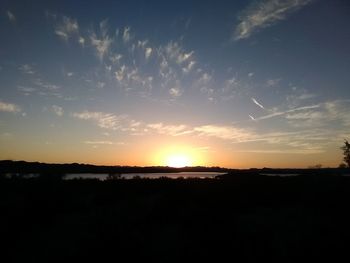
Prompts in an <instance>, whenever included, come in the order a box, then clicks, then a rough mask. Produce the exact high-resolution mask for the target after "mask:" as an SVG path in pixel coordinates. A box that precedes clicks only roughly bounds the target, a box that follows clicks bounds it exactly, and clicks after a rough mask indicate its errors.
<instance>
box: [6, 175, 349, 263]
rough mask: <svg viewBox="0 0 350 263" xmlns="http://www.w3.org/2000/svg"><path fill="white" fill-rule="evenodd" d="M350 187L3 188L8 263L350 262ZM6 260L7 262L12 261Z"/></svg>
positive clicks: (145, 184) (47, 184) (235, 183)
mask: <svg viewBox="0 0 350 263" xmlns="http://www.w3.org/2000/svg"><path fill="white" fill-rule="evenodd" d="M349 189H350V177H348V176H337V175H328V176H327V175H317V174H315V175H312V174H309V175H303V176H291V177H278V176H263V175H259V174H258V173H256V171H254V170H251V171H249V170H246V171H243V172H241V173H238V172H237V171H236V172H235V171H233V172H231V173H230V174H227V175H226V176H221V177H219V178H216V179H176V180H171V179H167V178H161V179H153V180H150V179H141V178H139V179H137V180H106V181H99V180H96V179H75V180H42V178H29V179H21V178H12V179H10V178H6V177H3V178H0V211H1V216H0V225H1V227H0V242H1V243H2V252H1V257H2V259H4V262H67V261H77V262H84V261H89V262H90V261H95V262H106V261H108V262H110V261H112V262H113V261H133V260H142V262H183V261H194V262H200V261H202V260H206V261H207V260H210V261H212V262H262V261H264V262H265V261H267V262H301V261H310V262H317V261H319V260H323V261H328V262H340V260H341V262H348V261H349V253H348V251H349V245H350V212H349V204H350V191H349ZM5 259H6V260H5Z"/></svg>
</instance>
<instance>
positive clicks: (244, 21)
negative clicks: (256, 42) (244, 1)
mask: <svg viewBox="0 0 350 263" xmlns="http://www.w3.org/2000/svg"><path fill="white" fill-rule="evenodd" d="M312 1H313V0H283V1H282V0H264V1H262V2H254V3H253V4H252V5H250V6H249V7H248V8H247V9H245V10H244V11H243V13H242V14H241V15H240V16H239V17H238V20H239V23H238V25H237V26H236V28H235V30H234V34H233V39H234V40H240V39H245V38H248V37H250V36H251V35H252V34H253V33H255V32H257V31H259V30H260V29H262V28H266V27H269V26H271V25H273V24H275V23H276V22H277V21H280V20H284V19H286V18H287V16H288V15H289V14H290V13H292V12H295V11H297V10H298V9H300V8H301V7H303V6H305V5H307V4H309V3H310V2H312Z"/></svg>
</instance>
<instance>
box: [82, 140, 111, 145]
mask: <svg viewBox="0 0 350 263" xmlns="http://www.w3.org/2000/svg"><path fill="white" fill-rule="evenodd" d="M84 143H85V144H93V145H96V144H99V145H113V144H114V143H113V142H111V141H84Z"/></svg>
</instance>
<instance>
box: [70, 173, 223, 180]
mask: <svg viewBox="0 0 350 263" xmlns="http://www.w3.org/2000/svg"><path fill="white" fill-rule="evenodd" d="M220 174H224V173H218V172H181V173H129V174H120V176H119V178H124V179H132V178H135V177H140V178H150V179H156V178H161V177H168V178H173V179H176V178H181V177H183V178H214V177H215V176H216V175H220ZM108 176H109V174H89V173H85V174H67V175H66V176H65V177H64V179H66V180H71V179H79V178H81V179H99V180H106V179H107V177H108Z"/></svg>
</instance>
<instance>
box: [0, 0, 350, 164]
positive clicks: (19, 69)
mask: <svg viewBox="0 0 350 263" xmlns="http://www.w3.org/2000/svg"><path fill="white" fill-rule="evenodd" d="M1 2H2V4H1V7H0V12H1V13H0V34H1V40H0V148H1V151H0V159H15V160H29V161H44V162H84V163H95V164H121V165H164V156H166V155H169V154H172V153H184V154H187V155H191V158H193V165H208V166H211V165H215V166H216V165H218V166H226V167H236V168H244V167H264V166H265V167H307V166H309V165H315V164H319V163H321V164H323V165H324V166H337V165H338V164H339V163H340V162H341V160H342V156H341V150H340V149H339V147H340V146H341V145H342V143H343V139H344V138H348V139H349V138H350V114H349V113H350V88H349V83H350V74H349V69H350V16H349V13H350V3H349V2H348V1H342V0H334V1H326V0H314V1H313V0H285V1H282V0H264V1H147V2H146V1H127V2H125V1H120V2H118V1H52V2H51V3H47V2H46V1H1Z"/></svg>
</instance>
